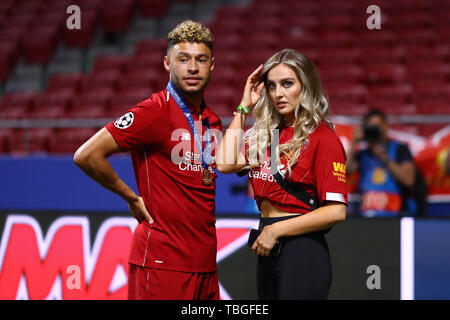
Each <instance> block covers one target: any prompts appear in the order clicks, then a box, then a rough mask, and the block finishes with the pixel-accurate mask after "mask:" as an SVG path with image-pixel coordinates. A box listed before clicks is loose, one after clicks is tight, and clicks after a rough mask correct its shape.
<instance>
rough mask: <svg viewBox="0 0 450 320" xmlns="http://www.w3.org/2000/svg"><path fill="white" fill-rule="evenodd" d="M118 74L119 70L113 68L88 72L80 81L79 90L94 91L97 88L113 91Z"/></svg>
mask: <svg viewBox="0 0 450 320" xmlns="http://www.w3.org/2000/svg"><path fill="white" fill-rule="evenodd" d="M120 75H121V73H120V71H119V70H114V69H113V70H106V71H101V72H98V73H91V74H88V75H86V76H84V77H83V78H82V79H81V81H80V89H81V92H96V91H97V90H109V89H110V90H111V91H114V90H115V89H116V83H117V80H118V79H119V78H120Z"/></svg>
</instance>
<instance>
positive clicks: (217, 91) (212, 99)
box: [205, 85, 236, 110]
mask: <svg viewBox="0 0 450 320" xmlns="http://www.w3.org/2000/svg"><path fill="white" fill-rule="evenodd" d="M235 94H236V91H235V90H234V88H233V87H227V86H224V85H210V86H208V89H207V90H206V92H205V101H206V102H207V103H208V105H209V106H210V107H211V108H213V110H214V106H215V105H216V104H217V105H222V104H224V105H227V106H228V108H229V109H232V108H234V107H236V106H234V105H233V102H234V99H233V98H234V96H235Z"/></svg>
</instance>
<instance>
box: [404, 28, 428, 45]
mask: <svg viewBox="0 0 450 320" xmlns="http://www.w3.org/2000/svg"><path fill="white" fill-rule="evenodd" d="M436 39H437V37H436V33H435V32H434V31H433V30H431V29H420V28H417V29H404V30H398V31H396V32H395V42H396V43H398V44H400V45H434V44H435V42H436Z"/></svg>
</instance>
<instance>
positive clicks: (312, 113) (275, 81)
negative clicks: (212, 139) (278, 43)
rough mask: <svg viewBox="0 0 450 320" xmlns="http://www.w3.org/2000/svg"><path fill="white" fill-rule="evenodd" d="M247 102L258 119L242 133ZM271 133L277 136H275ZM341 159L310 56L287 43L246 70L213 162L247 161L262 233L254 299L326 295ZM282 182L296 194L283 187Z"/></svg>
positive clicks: (341, 189) (343, 190)
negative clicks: (240, 93) (327, 236)
mask: <svg viewBox="0 0 450 320" xmlns="http://www.w3.org/2000/svg"><path fill="white" fill-rule="evenodd" d="M251 109H253V113H252V117H253V119H254V121H255V123H254V126H253V127H252V128H251V129H249V130H248V131H247V132H245V134H244V131H243V130H244V127H245V120H246V119H247V117H248V115H249V113H250V110H251ZM276 134H278V135H279V144H278V140H277V139H272V137H273V135H276ZM272 147H274V148H272ZM239 150H241V151H240V152H239ZM275 154H276V155H275ZM273 155H275V157H272V156H273ZM345 161H346V158H345V151H344V148H343V146H342V144H341V142H340V140H339V138H338V137H337V135H336V133H335V132H334V127H333V124H332V123H331V122H330V120H329V119H328V102H327V100H326V99H325V97H324V95H323V93H322V87H321V84H320V80H319V78H318V75H317V72H316V69H315V67H314V65H313V64H312V62H311V60H310V59H309V58H308V57H306V56H305V55H303V54H302V53H300V52H298V51H296V50H292V49H284V50H282V51H280V52H278V53H276V54H275V55H273V56H272V57H271V58H270V59H268V60H267V62H266V63H265V64H264V65H261V66H260V67H259V68H258V69H257V70H256V71H255V72H254V73H253V74H251V75H250V76H249V77H248V79H247V83H246V85H245V88H244V93H243V97H242V100H241V103H240V105H239V107H238V110H237V112H236V115H235V117H234V119H233V120H232V122H231V124H230V126H229V127H228V129H227V131H226V133H225V136H224V138H223V140H222V142H221V144H220V146H219V149H218V152H217V169H218V170H219V171H220V172H223V173H235V172H241V171H242V170H248V169H249V171H247V172H248V179H249V181H250V184H251V185H252V187H253V194H254V197H255V200H256V202H257V204H258V208H259V210H260V211H261V218H260V223H259V231H260V234H259V236H257V238H256V240H255V241H254V243H253V245H252V250H253V251H254V252H255V253H256V254H257V255H258V256H257V270H256V274H257V292H258V298H259V299H326V298H327V297H328V292H329V288H330V285H331V281H332V268H331V263H330V256H329V251H328V245H327V242H326V239H325V236H324V234H325V233H326V232H328V230H329V229H330V228H331V227H332V226H333V225H335V224H337V223H339V222H341V221H343V220H345V216H346V205H347V183H346V176H345V168H344V166H345ZM278 179H281V180H278ZM282 181H284V183H283V182H282ZM280 183H281V184H280ZM285 183H287V184H289V185H290V186H292V187H293V189H295V190H296V192H301V196H299V195H298V194H297V195H294V194H293V193H291V191H292V189H291V191H287V189H289V188H287V189H285ZM282 185H283V186H282ZM297 196H299V197H300V198H298V197H297ZM303 197H304V198H305V199H304V200H301V199H303ZM311 201H312V202H311ZM250 240H251V239H250ZM250 242H251V241H250Z"/></svg>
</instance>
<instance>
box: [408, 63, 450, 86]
mask: <svg viewBox="0 0 450 320" xmlns="http://www.w3.org/2000/svg"><path fill="white" fill-rule="evenodd" d="M409 73H410V75H411V77H412V80H416V79H420V80H424V79H429V80H434V81H437V80H439V81H442V82H446V81H448V80H450V64H448V63H441V62H435V61H430V62H422V63H415V64H411V65H410V66H409Z"/></svg>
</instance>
